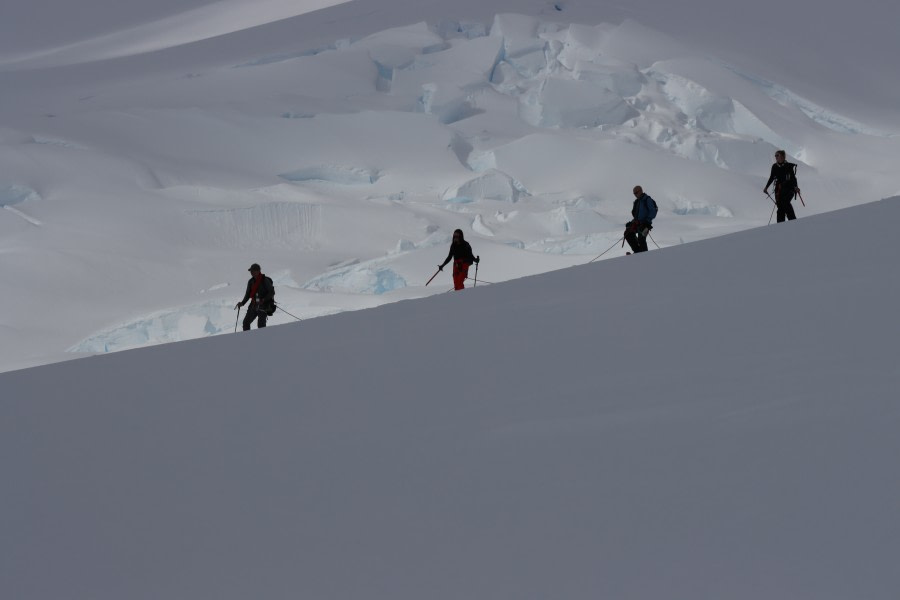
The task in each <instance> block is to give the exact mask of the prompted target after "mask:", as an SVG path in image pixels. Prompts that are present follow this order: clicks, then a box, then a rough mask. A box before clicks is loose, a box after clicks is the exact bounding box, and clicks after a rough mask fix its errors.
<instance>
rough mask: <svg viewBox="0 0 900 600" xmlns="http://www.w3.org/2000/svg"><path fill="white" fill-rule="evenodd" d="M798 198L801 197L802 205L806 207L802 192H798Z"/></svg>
mask: <svg viewBox="0 0 900 600" xmlns="http://www.w3.org/2000/svg"><path fill="white" fill-rule="evenodd" d="M797 196H799V197H800V204H802V205H803V206H804V207H805V206H806V202H804V201H803V194H801V193H800V190H797Z"/></svg>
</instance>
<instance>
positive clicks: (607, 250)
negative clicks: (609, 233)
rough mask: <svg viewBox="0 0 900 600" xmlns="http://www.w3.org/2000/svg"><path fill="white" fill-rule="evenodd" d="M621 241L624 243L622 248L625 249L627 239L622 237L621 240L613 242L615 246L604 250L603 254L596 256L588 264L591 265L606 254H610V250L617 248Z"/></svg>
mask: <svg viewBox="0 0 900 600" xmlns="http://www.w3.org/2000/svg"><path fill="white" fill-rule="evenodd" d="M620 241H621V242H622V247H623V248H624V247H625V237H624V236H622V237H621V238H619V239H618V240H616V241H615V242H613V245H612V246H610V247H609V248H607V249H606V250H604V251H603V252H601V253H600V254H598V255H597V256H595V257H594V258H592V259H591V260H589V261H588V264H591V263H592V262H594V261H595V260H597V259H598V258H600V257H601V256H603V255H604V254H606V253H607V252H609V251H610V250H612V249H613V248H615V247H616V244H618V243H619V242H620Z"/></svg>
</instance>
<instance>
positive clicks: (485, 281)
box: [466, 277, 494, 287]
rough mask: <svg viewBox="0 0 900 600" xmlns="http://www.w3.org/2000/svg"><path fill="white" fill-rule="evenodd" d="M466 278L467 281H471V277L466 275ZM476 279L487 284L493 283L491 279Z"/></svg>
mask: <svg viewBox="0 0 900 600" xmlns="http://www.w3.org/2000/svg"><path fill="white" fill-rule="evenodd" d="M466 279H468V280H469V281H472V278H471V277H466ZM478 281H480V282H481V283H487V284H493V283H494V282H493V281H488V280H487V279H479V280H478ZM472 287H475V286H474V285H473V286H472Z"/></svg>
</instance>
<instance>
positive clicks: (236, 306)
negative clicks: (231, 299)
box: [234, 302, 244, 310]
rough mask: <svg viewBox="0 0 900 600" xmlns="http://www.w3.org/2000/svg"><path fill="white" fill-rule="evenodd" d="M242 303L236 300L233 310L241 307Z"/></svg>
mask: <svg viewBox="0 0 900 600" xmlns="http://www.w3.org/2000/svg"><path fill="white" fill-rule="evenodd" d="M243 305H244V303H243V302H238V303H237V304H235V305H234V310H237V309H239V308H240V307H242V306H243Z"/></svg>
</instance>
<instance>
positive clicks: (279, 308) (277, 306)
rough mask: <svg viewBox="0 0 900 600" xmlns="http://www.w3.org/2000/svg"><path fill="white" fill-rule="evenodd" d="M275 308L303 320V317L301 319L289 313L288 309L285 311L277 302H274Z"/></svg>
mask: <svg viewBox="0 0 900 600" xmlns="http://www.w3.org/2000/svg"><path fill="white" fill-rule="evenodd" d="M275 308H277V309H278V310H280V311H281V312H283V313H285V314H288V315H290V316H292V317H294V318H295V319H297V320H298V321H302V320H303V319H301V318H300V317H297V316H295V315H291V313H289V312H288V311H286V310H284V309H283V308H281V305H279V304H277V303H276V304H275Z"/></svg>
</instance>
